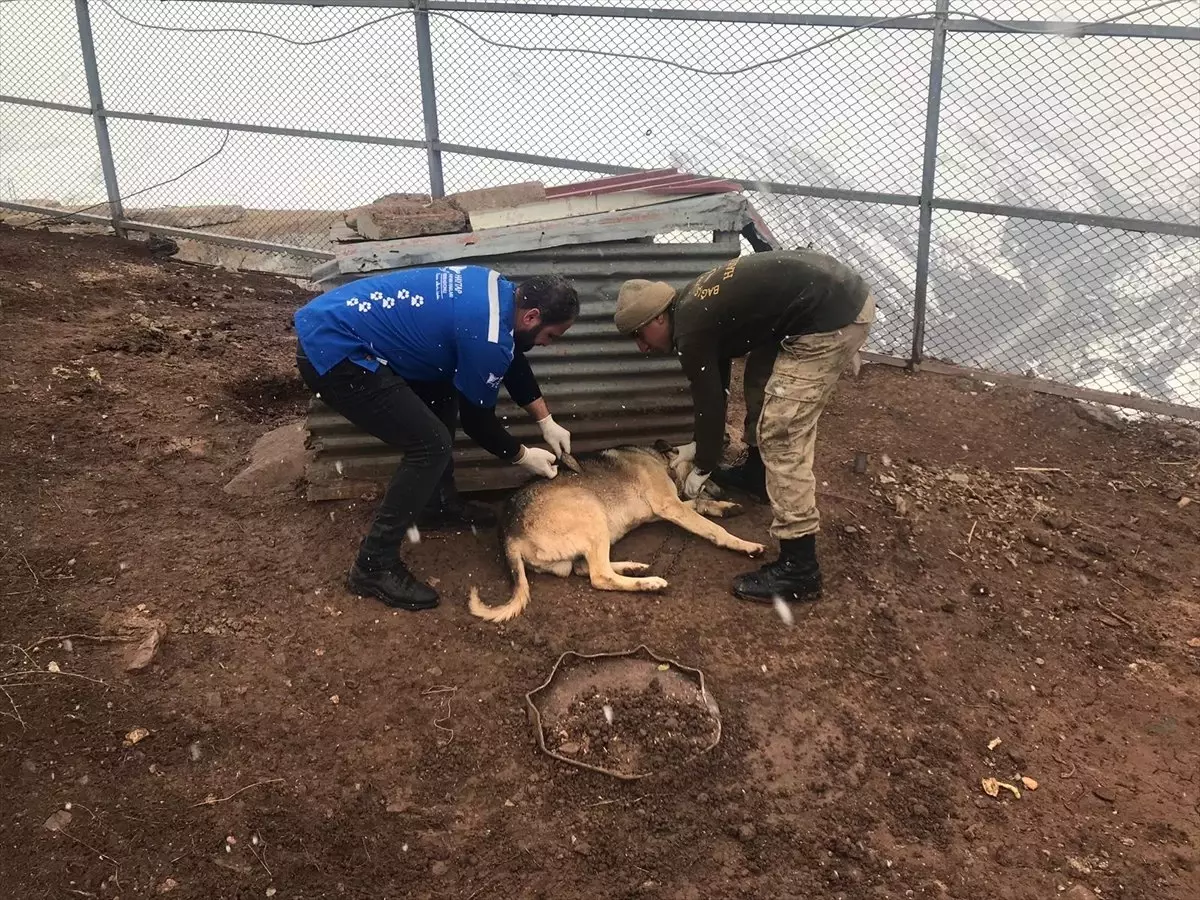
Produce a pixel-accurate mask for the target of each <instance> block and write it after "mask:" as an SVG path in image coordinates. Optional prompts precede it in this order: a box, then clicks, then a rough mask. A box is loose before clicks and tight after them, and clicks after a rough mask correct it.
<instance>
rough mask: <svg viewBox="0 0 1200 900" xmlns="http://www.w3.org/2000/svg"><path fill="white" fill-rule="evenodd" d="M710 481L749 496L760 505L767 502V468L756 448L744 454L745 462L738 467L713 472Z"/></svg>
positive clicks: (724, 467) (726, 467)
mask: <svg viewBox="0 0 1200 900" xmlns="http://www.w3.org/2000/svg"><path fill="white" fill-rule="evenodd" d="M712 480H713V481H714V482H715V483H716V484H717V485H718V486H719V487H723V488H725V489H727V490H731V491H739V492H740V493H743V494H749V495H750V496H751V497H753V498H754V499H755V500H758V501H759V502H760V503H766V502H767V468H766V466H764V465H763V461H762V455H761V454H760V453H759V452H758V448H757V447H751V448H750V449H749V451H748V452H747V453H746V461H745V462H744V463H742V464H741V465H738V466H721V467H720V468H718V469H715V470H713V473H712Z"/></svg>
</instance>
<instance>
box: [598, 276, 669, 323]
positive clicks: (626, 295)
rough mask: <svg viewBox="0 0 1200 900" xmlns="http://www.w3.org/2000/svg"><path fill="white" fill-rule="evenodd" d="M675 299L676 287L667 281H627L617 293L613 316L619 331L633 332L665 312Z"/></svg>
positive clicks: (639, 279) (638, 279)
mask: <svg viewBox="0 0 1200 900" xmlns="http://www.w3.org/2000/svg"><path fill="white" fill-rule="evenodd" d="M674 299H675V288H673V287H671V286H670V285H669V284H667V283H666V282H665V281H646V280H645V279H644V278H633V279H630V280H629V281H626V282H625V283H624V284H623V285H621V291H620V293H619V294H617V314H616V315H615V316H613V322H614V324H616V326H617V331H619V332H621V334H624V335H630V334H633V333H634V332H635V331H637V330H638V329H639V328H641V327H642V326H643V325H645V324H646V323H647V322H649V321H650V320H651V319H653V318H654V317H655V316H657V315H658V314H659V313H661V312H664V311H665V310H666V308H667V307H668V306H670V305H671V301H672V300H674Z"/></svg>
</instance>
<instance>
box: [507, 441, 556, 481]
mask: <svg viewBox="0 0 1200 900" xmlns="http://www.w3.org/2000/svg"><path fill="white" fill-rule="evenodd" d="M555 459H556V457H555V455H554V454H553V453H551V452H550V451H549V450H543V449H542V448H541V447H526V446H524V445H522V446H521V453H520V455H518V456H517V458H516V459H515V460H513V462H515V463H516V464H517V465H518V466H520V467H521V468H523V469H528V470H529V471H530V472H532V473H533V474H534V475H540V476H541V477H542V478H553V477H554V476H555V475H557V474H558V466H556V465H555V464H554V460H555Z"/></svg>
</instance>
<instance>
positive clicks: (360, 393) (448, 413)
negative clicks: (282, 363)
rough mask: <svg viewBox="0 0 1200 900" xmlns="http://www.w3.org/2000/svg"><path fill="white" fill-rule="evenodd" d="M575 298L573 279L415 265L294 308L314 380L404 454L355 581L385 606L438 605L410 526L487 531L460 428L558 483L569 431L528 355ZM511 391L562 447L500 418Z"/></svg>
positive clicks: (300, 360)
mask: <svg viewBox="0 0 1200 900" xmlns="http://www.w3.org/2000/svg"><path fill="white" fill-rule="evenodd" d="M578 315H579V297H578V295H577V294H576V292H575V289H574V287H572V286H571V284H570V282H568V281H567V280H566V279H564V278H561V277H559V276H556V275H550V276H538V277H536V278H532V279H530V280H528V281H525V282H523V283H521V284H520V285H519V286H518V285H515V284H513V283H512V282H510V281H506V280H505V279H503V278H501V277H500V275H499V273H497V272H494V271H492V270H491V269H487V268H484V267H482V266H446V267H442V268H424V269H406V270H402V271H398V272H392V273H389V274H386V275H378V276H375V277H371V278H364V279H361V280H358V281H354V282H350V283H349V284H345V285H342V286H341V287H338V288H335V289H334V290H331V291H329V292H328V293H325V294H322V295H321V296H319V297H317V298H315V299H314V300H312V301H310V302H309V303H308V304H307V305H306V306H304V307H302V308H301V309H300V310H298V311H297V312H296V316H295V323H296V338H297V350H296V365H297V368H299V370H300V375H301V377H302V378H303V379H304V382H305V384H307V385H308V387H309V388H310V389H311V390H312V391H313V392H314V393H316V394H317V395H318V396H319V397H320V398H321V399H322V400H323V401H324V402H325V403H327V404H328V405H329V406H330V407H332V408H333V409H335V410H337V412H339V413H341V414H342V415H343V416H345V417H346V418H347V419H349V420H350V421H351V422H352V423H354V424H355V425H356V426H358V427H359V428H361V429H362V430H363V431H366V432H367V433H369V434H372V435H374V436H375V437H377V438H379V439H380V440H381V441H383V442H384V443H386V444H388V445H390V446H392V447H395V448H396V449H398V450H400V451H402V452H403V454H404V460H403V462H402V463H401V464H400V466H399V468H397V469H396V473H395V474H394V475H393V476H392V480H391V482H390V483H389V484H388V487H387V491H386V492H385V493H384V496H383V502H382V503H381V504H380V505H379V510H378V511H377V512H376V514H375V519H374V521H373V522H372V523H371V528H370V530H369V531H368V532H367V536H366V538H365V539H364V540H363V542H362V545H361V546H360V548H359V551H358V558H357V560H356V561H355V563H354V566H353V567H352V568H351V570H350V575H349V579H348V582H347V584H348V587H349V588H350V590H351V591H353V592H354V593H357V594H360V595H365V596H371V597H376V598H378V599H380V600H382V601H383V602H384V603H386V604H387V605H389V606H393V607H397V608H400V609H409V610H420V609H431V608H433V607H435V606H437V603H438V597H437V592H436V591H434V590H433V588H431V587H430V586H429V585H427V584H425V583H423V582H421V581H419V580H417V579H416V578H415V577H414V576H413V575H412V573H411V572H410V571H409V570H408V568H407V567H406V566H405V565H404V563H403V562H402V561H401V560H400V556H399V553H398V550H399V546H400V542H401V540H402V539H403V538H404V535H405V533H406V532H407V531H408V529H409V528H410V527H411V526H412V525H413V524H418V525H424V526H425V527H431V526H432V527H437V526H439V525H452V524H462V525H467V524H470V525H483V524H492V523H494V521H495V519H494V517H492V516H491V513H490V512H487V511H479V510H472V509H471V508H470V507H469V506H468V505H466V504H464V503H463V502H462V501H461V500H460V499H459V497H458V493H457V491H456V490H455V487H454V474H453V467H452V463H451V447H452V446H453V443H454V431H455V428H456V426H457V424H458V421H459V420H460V419H461V422H462V426H463V430H464V431H465V432H466V433H467V434H468V435H469V436H470V437H471V438H472V439H473V440H474V441H475V442H476V443H477V444H479V446H481V447H483V449H485V450H487V451H488V452H489V453H491V454H492V455H494V456H497V457H499V458H500V459H504V460H507V461H509V462H512V463H515V464H516V465H519V466H522V467H524V468H526V469H528V470H529V471H530V472H532V473H534V474H535V475H540V476H542V477H544V478H553V477H554V476H555V475H557V474H558V469H557V466H556V465H555V461H556V460H557V459H558V458H559V457H561V456H562V454H563V453H569V452H570V451H571V435H570V433H569V432H568V431H567V430H566V429H565V428H563V427H562V426H561V425H559V424H557V423H556V422H555V421H554V419H553V417H552V416H551V415H550V410H549V409H548V408H547V406H546V402H545V400H543V399H542V394H541V389H540V388H539V387H538V383H537V380H536V379H535V378H534V376H533V372H532V370H531V369H530V368H529V363H528V362H527V361H526V359H525V351H527V350H529V349H531V348H533V347H535V346H545V345H547V344H550V343H551V342H553V341H554V340H555V339H556V338H558V337H560V336H561V335H562V334H563V332H565V331H566V330H567V329H568V328H570V327H571V325H572V323H573V322H574V321H575V318H576V316H578ZM501 384H503V385H504V386H505V388H506V390H507V391H508V393H509V396H511V397H512V398H513V399H514V400H515V401H516V402H517V403H518V404H520V405H521V406H523V407H524V408H525V410H526V412H528V413H529V414H530V416H531V417H533V419H534V420H535V421H537V423H538V425H539V427H540V428H541V430H542V436H543V437H544V438H545V440H546V442H547V443H548V444H549V445H550V446H551V448H553V452H551V451H549V450H543V449H541V448H538V447H526V446H524V445H522V444H520V443H519V442H518V441H517V440H516V439H515V438H513V437H512V435H510V434H509V433H508V431H507V430H506V429H505V428H504V426H503V425H502V424H501V423H500V420H499V419H497V418H496V398H497V394H498V392H499V390H500V385H501Z"/></svg>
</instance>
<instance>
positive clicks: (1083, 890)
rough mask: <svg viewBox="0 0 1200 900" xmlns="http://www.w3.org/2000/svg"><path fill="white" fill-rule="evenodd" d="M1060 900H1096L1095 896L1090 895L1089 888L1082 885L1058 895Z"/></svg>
mask: <svg viewBox="0 0 1200 900" xmlns="http://www.w3.org/2000/svg"><path fill="white" fill-rule="evenodd" d="M1059 897H1060V898H1061V900H1096V895H1095V894H1094V893H1092V891H1091V889H1090V888H1087V887H1085V886H1084V885H1082V884H1075V885H1072V886H1071V887H1070V888H1068V889H1067V890H1066V891H1065V892H1063V893H1062V894H1059Z"/></svg>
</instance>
